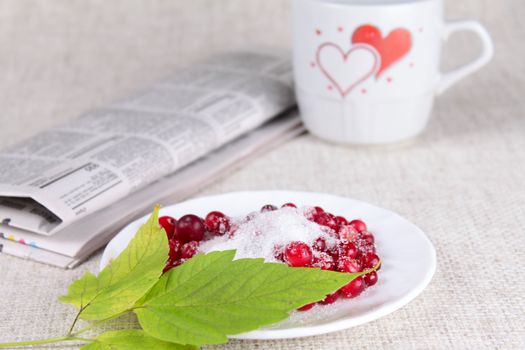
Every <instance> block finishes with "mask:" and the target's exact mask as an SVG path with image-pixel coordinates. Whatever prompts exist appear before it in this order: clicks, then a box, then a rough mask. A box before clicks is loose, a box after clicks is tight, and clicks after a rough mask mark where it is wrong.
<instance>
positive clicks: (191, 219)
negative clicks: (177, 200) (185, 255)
mask: <svg viewBox="0 0 525 350" xmlns="http://www.w3.org/2000/svg"><path fill="white" fill-rule="evenodd" d="M205 232H206V227H205V226H204V222H203V221H202V219H201V218H199V217H198V216H197V215H193V214H189V215H184V216H183V217H181V218H180V219H179V221H178V222H177V229H176V232H175V238H176V239H178V240H179V241H181V242H183V243H186V242H189V241H202V239H203V238H204V233H205Z"/></svg>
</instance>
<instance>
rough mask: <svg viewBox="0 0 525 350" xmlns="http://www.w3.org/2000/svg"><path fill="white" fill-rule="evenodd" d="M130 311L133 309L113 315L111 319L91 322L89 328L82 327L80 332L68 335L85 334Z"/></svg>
mask: <svg viewBox="0 0 525 350" xmlns="http://www.w3.org/2000/svg"><path fill="white" fill-rule="evenodd" d="M132 310H133V309H130V310H125V311H122V312H121V313H118V314H116V315H113V316H111V317H108V318H105V319H103V320H100V321H97V322H93V323H92V324H90V325H89V326H87V327H84V328H82V329H80V330H78V331H76V332H74V333H69V334H70V335H71V336H77V335H79V334H82V333H85V332H87V331H89V330H90V329H93V328H95V327H96V326H99V325H101V324H103V323H106V322H108V321H110V320H112V319H114V318H118V317H120V316H124V315H125V314H127V313H130V312H131V311H132ZM71 330H72V329H71Z"/></svg>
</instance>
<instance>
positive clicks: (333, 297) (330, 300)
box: [319, 292, 339, 305]
mask: <svg viewBox="0 0 525 350" xmlns="http://www.w3.org/2000/svg"><path fill="white" fill-rule="evenodd" d="M337 299H339V293H338V292H335V293H332V294H328V295H327V296H326V298H324V299H323V300H321V301H320V302H319V304H322V305H328V304H333V303H335V302H336V301H337Z"/></svg>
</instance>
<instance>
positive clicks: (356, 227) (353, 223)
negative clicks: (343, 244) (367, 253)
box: [350, 220, 367, 232]
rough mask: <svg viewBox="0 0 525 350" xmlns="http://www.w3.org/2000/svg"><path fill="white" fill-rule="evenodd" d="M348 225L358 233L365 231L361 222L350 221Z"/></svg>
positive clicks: (364, 225) (364, 226)
mask: <svg viewBox="0 0 525 350" xmlns="http://www.w3.org/2000/svg"><path fill="white" fill-rule="evenodd" d="M350 225H352V226H354V227H355V229H356V230H357V231H359V232H364V231H366V229H367V228H366V224H365V223H364V221H363V220H352V221H350Z"/></svg>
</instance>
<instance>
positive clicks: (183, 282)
mask: <svg viewBox="0 0 525 350" xmlns="http://www.w3.org/2000/svg"><path fill="white" fill-rule="evenodd" d="M234 256H235V251H224V252H212V253H208V254H206V255H203V254H199V255H196V256H195V257H194V258H193V259H190V260H188V261H187V262H186V263H184V264H182V265H181V266H179V267H177V268H175V269H172V270H170V271H169V272H168V273H166V274H165V275H164V276H162V278H161V279H160V280H159V282H158V283H157V284H156V285H155V286H154V287H153V288H152V289H151V290H150V292H149V293H148V294H147V295H146V297H145V299H144V301H143V305H142V306H141V307H140V308H137V309H135V311H134V312H135V313H136V314H137V316H138V319H139V322H140V325H141V326H142V328H143V329H144V331H145V332H146V333H148V334H149V335H151V336H153V337H155V338H159V339H162V340H165V341H170V342H175V343H180V344H195V345H203V344H219V343H224V342H226V341H227V335H233V334H239V333H244V332H248V331H251V330H255V329H258V328H260V327H262V326H265V325H269V324H272V323H276V322H279V321H282V320H284V319H286V318H287V317H288V313H289V312H290V311H292V310H295V309H297V308H298V307H301V306H303V305H305V304H308V303H311V302H315V301H319V300H322V299H323V298H324V297H325V296H326V295H327V294H329V293H332V292H334V291H335V290H337V289H338V288H340V287H342V286H343V285H345V284H347V283H348V282H350V281H351V280H352V279H354V278H356V277H357V276H359V275H361V274H362V273H356V274H347V273H344V274H343V273H338V272H332V271H323V270H320V269H313V268H290V267H288V266H286V265H284V264H273V263H264V261H263V259H239V260H234V261H233V258H234Z"/></svg>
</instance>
